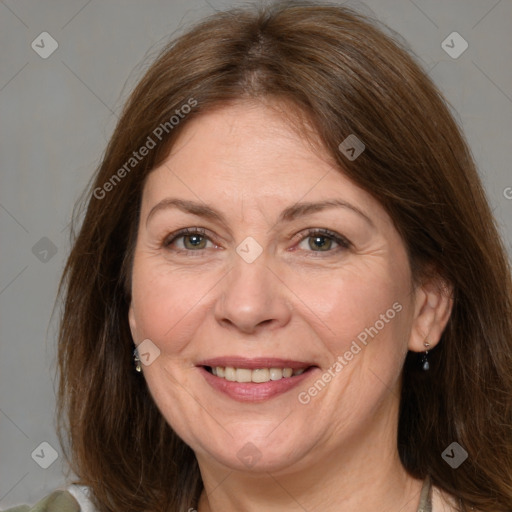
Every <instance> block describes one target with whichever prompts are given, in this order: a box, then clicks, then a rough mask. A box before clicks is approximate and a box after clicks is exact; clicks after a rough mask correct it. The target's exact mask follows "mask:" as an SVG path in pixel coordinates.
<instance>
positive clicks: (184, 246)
mask: <svg viewBox="0 0 512 512" xmlns="http://www.w3.org/2000/svg"><path fill="white" fill-rule="evenodd" d="M179 241H181V243H179ZM208 242H210V243H211V241H210V240H209V238H208V237H207V236H206V235H205V231H204V229H201V228H193V229H189V228H185V229H181V230H180V231H178V232H177V233H174V234H173V235H172V238H168V239H166V240H165V242H164V246H165V247H166V248H169V247H170V246H171V245H173V244H175V245H176V246H177V247H176V249H178V250H182V251H198V250H202V249H206V248H207V244H208Z"/></svg>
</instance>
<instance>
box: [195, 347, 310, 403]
mask: <svg viewBox="0 0 512 512" xmlns="http://www.w3.org/2000/svg"><path fill="white" fill-rule="evenodd" d="M197 366H198V368H199V369H200V371H201V373H202V375H203V376H204V378H205V380H206V381H207V383H208V384H210V386H212V387H213V388H214V389H215V390H217V391H220V392H222V393H223V394H225V395H228V396H229V397H230V398H233V399H235V400H238V401H243V402H247V401H251V402H261V401H264V400H267V399H269V398H271V397H274V396H276V395H279V394H282V393H285V392H287V391H289V390H291V389H292V388H294V387H295V386H297V385H298V384H299V383H300V382H302V381H303V380H304V379H306V378H307V377H308V376H309V374H310V373H312V372H313V371H314V370H315V369H318V366H316V365H314V364H312V363H306V362H301V361H292V360H285V359H275V358H258V359H245V358H232V357H231V358H216V359H211V360H208V361H202V362H201V363H199V364H198V365H197Z"/></svg>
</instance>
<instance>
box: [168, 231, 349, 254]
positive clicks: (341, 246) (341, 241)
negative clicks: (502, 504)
mask: <svg viewBox="0 0 512 512" xmlns="http://www.w3.org/2000/svg"><path fill="white" fill-rule="evenodd" d="M187 235H200V236H202V237H205V238H206V239H207V240H209V241H210V242H211V240H210V238H209V237H208V236H207V234H206V230H205V229H204V228H184V229H180V230H179V231H176V232H175V233H172V234H170V235H168V236H166V237H165V238H164V240H163V241H162V246H163V247H164V248H165V249H169V250H171V249H170V246H171V244H173V243H174V242H175V241H176V240H178V239H180V238H183V237H184V236H187ZM314 236H317V237H318V236H320V237H325V238H328V239H331V240H332V241H334V242H335V243H336V244H337V245H338V247H337V248H335V249H332V250H327V251H306V252H311V253H312V254H317V253H320V254H321V253H327V254H329V255H332V254H333V253H338V252H339V251H342V250H346V249H349V248H350V247H351V246H352V244H351V242H350V241H349V240H347V239H346V238H345V237H344V236H341V235H339V234H338V233H336V232H334V231H331V230H329V229H325V228H310V229H307V230H306V233H301V234H299V235H296V236H295V237H293V240H296V239H297V238H298V240H297V243H298V244H300V243H301V242H303V241H304V240H307V239H308V238H311V237H314ZM174 251H176V252H179V253H182V254H183V253H186V254H187V255H190V256H192V253H196V252H197V253H201V252H203V251H204V249H198V250H192V249H174ZM313 257H317V256H313Z"/></svg>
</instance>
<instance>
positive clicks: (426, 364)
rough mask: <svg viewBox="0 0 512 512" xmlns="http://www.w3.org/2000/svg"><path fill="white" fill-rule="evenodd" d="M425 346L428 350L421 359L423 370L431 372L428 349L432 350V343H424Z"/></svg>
mask: <svg viewBox="0 0 512 512" xmlns="http://www.w3.org/2000/svg"><path fill="white" fill-rule="evenodd" d="M423 345H425V347H426V349H427V350H425V353H424V354H423V357H422V358H421V365H422V368H423V370H425V371H427V370H430V364H429V362H428V357H427V356H428V349H429V348H430V343H429V342H428V341H424V342H423Z"/></svg>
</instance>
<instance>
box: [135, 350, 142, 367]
mask: <svg viewBox="0 0 512 512" xmlns="http://www.w3.org/2000/svg"><path fill="white" fill-rule="evenodd" d="M133 361H134V362H135V371H136V372H141V371H142V367H141V365H140V358H139V352H138V351H137V348H135V349H134V351H133Z"/></svg>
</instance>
